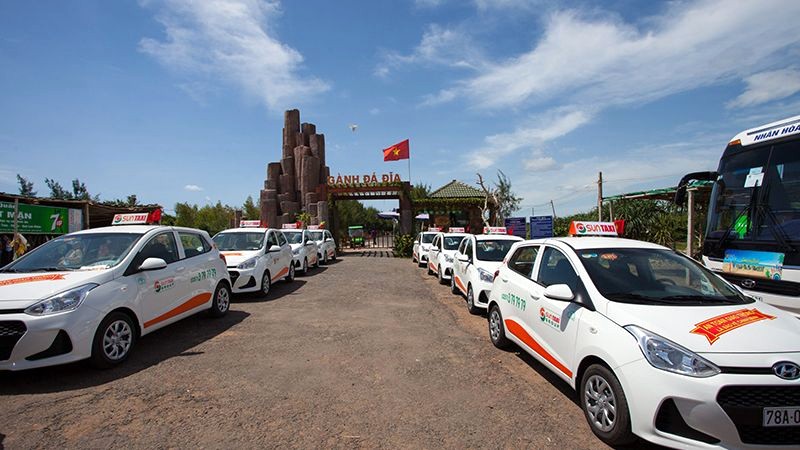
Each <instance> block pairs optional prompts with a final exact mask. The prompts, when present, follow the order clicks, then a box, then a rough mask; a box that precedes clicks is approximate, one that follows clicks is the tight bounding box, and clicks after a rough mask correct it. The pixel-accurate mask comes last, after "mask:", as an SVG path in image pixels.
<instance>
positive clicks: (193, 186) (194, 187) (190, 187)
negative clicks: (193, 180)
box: [183, 184, 203, 192]
mask: <svg viewBox="0 0 800 450" xmlns="http://www.w3.org/2000/svg"><path fill="white" fill-rule="evenodd" d="M183 188H184V189H185V190H187V191H191V192H200V191H202V190H203V188H202V187H200V186H198V185H196V184H187V185H186V186H184V187H183Z"/></svg>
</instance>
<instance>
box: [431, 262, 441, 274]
mask: <svg viewBox="0 0 800 450" xmlns="http://www.w3.org/2000/svg"><path fill="white" fill-rule="evenodd" d="M428 267H429V268H430V269H431V270H432V271H434V272H436V273H439V271H438V270H436V266H434V265H433V263H431V262H430V261H428Z"/></svg>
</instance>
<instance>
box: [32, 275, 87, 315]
mask: <svg viewBox="0 0 800 450" xmlns="http://www.w3.org/2000/svg"><path fill="white" fill-rule="evenodd" d="M97 286H99V285H98V284H97V283H89V284H84V285H83V286H78V287H76V288H73V289H70V290H68V291H64V292H60V293H58V294H56V295H53V296H52V297H48V298H46V299H44V300H42V301H40V302H38V303H36V304H33V305H31V306H29V307H27V308H26V309H25V314H30V315H31V316H46V315H48V314H56V313H60V312H67V311H72V310H74V309H75V308H77V307H78V306H80V305H81V303H83V299H85V298H86V294H88V293H89V291H91V290H92V289H94V288H96V287H97Z"/></svg>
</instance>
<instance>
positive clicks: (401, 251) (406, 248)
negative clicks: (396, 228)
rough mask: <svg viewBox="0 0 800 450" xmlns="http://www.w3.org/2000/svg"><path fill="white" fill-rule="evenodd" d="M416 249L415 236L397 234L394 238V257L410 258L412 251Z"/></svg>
mask: <svg viewBox="0 0 800 450" xmlns="http://www.w3.org/2000/svg"><path fill="white" fill-rule="evenodd" d="M413 249H414V235H413V234H396V235H395V236H394V255H395V256H399V257H403V258H410V257H411V251H412V250H413Z"/></svg>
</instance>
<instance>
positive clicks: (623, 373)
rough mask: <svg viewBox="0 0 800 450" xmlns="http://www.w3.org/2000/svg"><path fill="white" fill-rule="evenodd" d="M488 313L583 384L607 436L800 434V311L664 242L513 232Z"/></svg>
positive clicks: (595, 421) (734, 442)
mask: <svg viewBox="0 0 800 450" xmlns="http://www.w3.org/2000/svg"><path fill="white" fill-rule="evenodd" d="M612 226H613V224H612ZM488 318H489V320H488V322H489V334H490V337H491V340H492V343H493V344H494V345H495V346H497V347H500V348H504V347H507V346H508V345H509V344H510V343H512V342H513V343H515V344H517V345H518V346H519V347H521V348H522V349H523V350H524V351H525V352H527V353H529V354H531V355H532V356H533V357H534V358H535V359H537V360H538V361H539V362H540V363H541V364H543V365H544V366H546V367H547V368H549V369H550V370H551V371H552V372H553V373H555V374H556V375H557V376H558V377H560V378H562V379H563V380H564V381H566V382H567V383H569V385H570V386H572V387H574V388H575V389H576V390H577V392H578V397H579V401H580V405H581V407H582V408H583V410H584V413H585V416H586V419H587V421H588V422H589V425H590V427H591V429H592V431H593V432H594V433H595V435H597V436H598V437H599V438H600V439H601V440H602V441H604V442H605V443H607V444H610V445H619V444H624V443H627V442H631V441H632V440H634V439H635V436H639V437H642V438H644V439H646V440H648V441H651V442H654V443H656V444H661V445H665V446H670V447H674V448H703V449H709V448H720V449H721V448H726V449H727V448H763V447H765V446H772V445H780V446H787V447H789V446H791V447H793V448H797V446H798V445H800V322H798V320H797V319H796V318H795V317H793V316H791V315H789V314H788V313H786V312H784V311H782V310H779V309H777V308H774V307H772V306H770V305H767V304H766V303H763V302H761V301H757V300H755V299H753V298H751V297H747V296H745V295H744V294H742V292H740V291H738V290H737V289H736V288H734V287H733V286H732V285H730V284H728V283H727V282H725V281H724V280H722V279H721V278H719V277H718V276H716V275H714V274H713V273H712V272H711V271H709V270H708V269H706V268H705V267H703V266H702V265H700V264H698V263H696V262H695V261H693V260H691V259H689V258H687V257H685V256H683V255H681V254H678V253H676V252H674V251H672V250H670V249H668V248H665V247H661V246H659V245H655V244H650V243H646V242H639V241H633V240H626V239H619V238H608V237H578V238H575V237H572V238H553V239H542V240H534V241H524V242H519V243H516V244H514V246H513V247H512V248H511V250H510V252H509V254H508V257H507V258H506V261H505V262H504V263H503V264H502V265H501V266H500V268H499V270H498V273H497V275H496V277H495V280H494V285H493V287H492V292H491V295H490V297H489V314H488Z"/></svg>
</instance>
